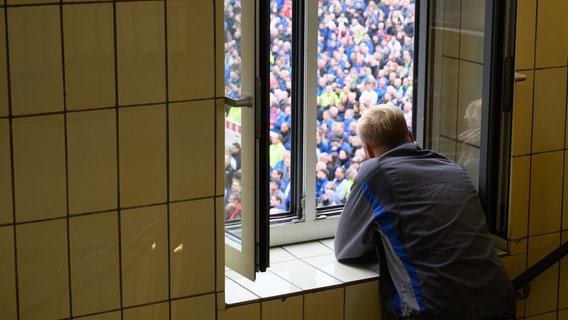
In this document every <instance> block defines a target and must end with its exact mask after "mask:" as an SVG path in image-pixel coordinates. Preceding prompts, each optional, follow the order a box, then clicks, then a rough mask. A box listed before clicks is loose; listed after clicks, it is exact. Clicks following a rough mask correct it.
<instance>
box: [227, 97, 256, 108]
mask: <svg viewBox="0 0 568 320" xmlns="http://www.w3.org/2000/svg"><path fill="white" fill-rule="evenodd" d="M253 102H254V100H253V98H252V97H244V98H240V99H231V98H229V97H225V104H226V105H229V106H231V107H237V108H252V106H253Z"/></svg>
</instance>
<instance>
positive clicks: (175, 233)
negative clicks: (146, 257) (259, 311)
mask: <svg viewBox="0 0 568 320" xmlns="http://www.w3.org/2000/svg"><path fill="white" fill-rule="evenodd" d="M214 210H215V206H214V201H213V200H212V199H203V200H195V201H188V202H177V203H172V204H170V248H171V250H170V274H171V296H172V297H173V298H177V297H183V296H189V295H197V294H203V293H207V292H213V291H215V270H216V268H215V229H214V228H215V225H214V222H215V221H214V219H212V218H213V217H214Z"/></svg>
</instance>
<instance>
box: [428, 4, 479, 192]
mask: <svg viewBox="0 0 568 320" xmlns="http://www.w3.org/2000/svg"><path fill="white" fill-rule="evenodd" d="M431 8H432V17H431V21H432V22H431V25H430V29H431V42H430V45H431V49H430V54H431V57H432V58H431V59H432V64H431V68H430V72H431V77H430V79H432V81H431V82H430V83H428V86H429V87H430V88H432V89H431V92H432V100H431V103H430V104H429V105H428V113H429V114H430V115H431V118H430V121H431V122H430V130H431V131H430V136H429V140H428V147H430V148H433V149H435V150H438V151H440V152H441V153H443V154H444V155H445V156H447V157H448V158H450V159H452V160H454V161H455V162H457V163H458V164H460V165H462V166H463V167H464V168H465V169H466V171H467V172H468V174H469V176H470V178H471V179H472V180H473V183H474V184H475V185H476V186H478V185H479V167H480V157H479V155H480V137H481V117H482V114H481V113H482V88H483V87H482V84H483V70H484V64H486V63H488V62H486V61H484V55H483V52H484V26H485V24H484V22H485V3H484V1H477V0H462V1H455V0H445V1H444V0H442V1H433V2H432V7H431Z"/></svg>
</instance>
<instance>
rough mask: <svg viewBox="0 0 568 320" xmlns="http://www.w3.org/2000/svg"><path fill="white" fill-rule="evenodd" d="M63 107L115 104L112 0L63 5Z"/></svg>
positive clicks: (77, 107)
mask: <svg viewBox="0 0 568 320" xmlns="http://www.w3.org/2000/svg"><path fill="white" fill-rule="evenodd" d="M63 34H64V39H65V42H64V50H65V86H66V91H65V93H66V95H67V96H66V97H67V100H66V102H67V110H76V109H89V108H96V107H107V106H113V105H115V81H114V80H115V79H114V30H113V17H112V3H102V4H91V5H66V6H63Z"/></svg>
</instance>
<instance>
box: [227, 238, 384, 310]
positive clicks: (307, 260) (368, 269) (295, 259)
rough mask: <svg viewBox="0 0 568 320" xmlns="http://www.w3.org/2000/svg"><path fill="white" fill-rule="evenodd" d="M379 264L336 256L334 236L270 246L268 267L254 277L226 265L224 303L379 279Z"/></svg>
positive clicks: (256, 299)
mask: <svg viewBox="0 0 568 320" xmlns="http://www.w3.org/2000/svg"><path fill="white" fill-rule="evenodd" d="M378 277H379V274H378V265H354V264H344V263H340V262H338V261H337V260H336V259H335V255H334V252H333V239H325V240H319V241H313V242H307V243H301V244H293V245H286V246H281V247H275V248H272V249H270V267H269V268H268V269H267V271H266V272H262V273H257V277H256V281H254V282H253V281H250V280H248V279H247V278H245V277H243V276H241V275H240V274H238V273H236V272H235V271H232V270H230V269H226V271H225V303H226V304H227V305H229V306H231V305H237V304H243V303H252V302H255V301H260V300H264V299H273V298H276V297H286V296H293V295H298V294H303V293H305V292H307V291H317V290H321V289H324V288H331V287H336V286H344V285H346V284H347V283H352V282H359V281H370V280H376V279H378Z"/></svg>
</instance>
